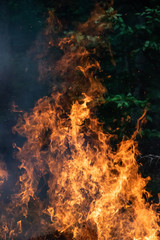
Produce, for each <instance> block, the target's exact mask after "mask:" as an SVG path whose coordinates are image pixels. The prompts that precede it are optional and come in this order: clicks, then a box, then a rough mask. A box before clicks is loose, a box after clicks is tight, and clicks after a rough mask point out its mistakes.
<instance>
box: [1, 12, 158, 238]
mask: <svg viewBox="0 0 160 240" xmlns="http://www.w3.org/2000/svg"><path fill="white" fill-rule="evenodd" d="M104 17H105V11H104V10H103V9H101V8H100V7H99V8H97V11H96V14H95V11H94V12H93V14H92V15H91V18H90V19H89V20H88V21H87V23H85V24H83V25H81V26H79V28H78V32H76V33H74V34H73V33H70V34H68V36H66V37H64V38H63V39H60V40H59V42H58V46H59V47H60V48H61V49H63V51H64V55H63V57H62V58H61V59H60V60H59V61H58V62H57V65H56V67H55V69H56V70H55V74H58V75H59V76H60V77H61V78H62V79H64V83H63V87H62V90H61V91H60V92H55V91H54V90H53V93H52V94H51V96H50V97H44V98H42V99H40V100H39V101H38V102H37V104H36V106H35V107H34V109H33V111H32V112H31V113H29V114H27V113H25V114H24V115H23V118H21V119H19V121H18V123H17V125H16V126H15V128H14V130H15V131H17V132H18V133H19V134H20V135H22V136H24V137H25V138H26V141H25V143H24V145H23V147H22V148H19V151H18V154H17V157H18V159H19V160H20V162H21V164H20V166H19V168H20V170H21V175H20V178H19V184H20V187H19V189H18V190H17V191H18V193H16V194H14V197H13V200H12V201H13V203H14V206H13V203H12V208H13V209H14V214H15V216H16V217H15V220H17V225H15V226H14V228H13V225H14V224H9V223H8V228H9V225H10V228H11V229H12V230H10V231H9V230H8V231H7V232H6V234H5V238H6V239H9V238H10V239H14V237H16V236H18V235H19V236H23V239H26V238H27V237H29V236H36V235H38V234H45V233H47V232H48V231H52V230H53V231H54V230H58V231H59V232H64V233H65V232H69V233H71V234H72V238H73V239H83V240H87V239H91V240H94V239H95V240H96V239H98V240H121V239H122V240H158V239H159V237H158V230H159V225H158V220H159V219H158V214H157V213H156V210H155V207H154V205H150V204H149V203H147V199H148V198H149V197H150V194H149V193H148V192H147V191H146V190H145V186H146V184H147V182H148V180H149V178H147V179H144V178H142V176H141V174H140V173H139V170H138V168H139V167H138V164H137V161H136V156H137V155H138V150H137V143H136V141H135V137H136V134H133V136H132V138H131V139H128V140H123V141H122V142H121V143H120V144H119V146H118V147H117V150H116V151H113V150H112V148H111V145H110V139H111V138H112V137H113V136H112V135H110V134H108V133H105V132H104V131H103V125H102V123H100V122H99V121H98V119H97V118H96V116H95V112H96V106H98V105H99V104H100V103H102V102H103V101H104V99H103V94H104V93H105V91H106V90H105V88H104V87H103V85H102V83H101V81H100V79H99V77H98V76H99V75H100V73H101V67H100V64H99V62H98V61H97V60H96V59H95V57H94V56H96V50H95V45H96V44H100V40H99V38H100V34H101V32H102V30H103V29H105V28H108V26H109V27H110V25H108V24H107V23H106V22H104V23H103V22H102V19H103V18H104ZM90 25H92V28H93V29H94V33H93V31H92V36H91V35H90V36H87V37H86V36H84V35H83V33H85V31H87V29H88V28H89V26H90ZM97 34H98V35H99V36H98V37H97V36H96V35H97ZM49 44H51V42H49ZM53 44H54V43H53ZM89 45H91V47H90V48H88V49H87V46H89ZM1 172H2V177H3V176H4V172H3V170H0V173H1ZM3 178H4V177H3ZM17 212H18V213H17ZM14 214H13V213H12V215H14ZM30 218H31V219H32V220H29V219H30ZM26 222H28V225H27V223H26ZM29 222H30V224H29ZM31 225H34V226H35V227H33V226H32V227H31ZM23 226H24V229H23ZM27 226H29V227H28V228H29V229H27ZM17 229H18V230H17ZM1 231H2V230H1ZM7 234H8V235H7ZM7 236H8V238H7ZM70 239H71V237H70Z"/></svg>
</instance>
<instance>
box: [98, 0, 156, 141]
mask: <svg viewBox="0 0 160 240" xmlns="http://www.w3.org/2000/svg"><path fill="white" fill-rule="evenodd" d="M124 3H125V2H124ZM119 4H121V5H120V10H118V7H116V6H115V9H116V11H115V9H114V8H113V7H112V8H109V9H108V10H107V14H108V20H109V21H111V22H112V30H110V31H108V32H107V33H106V34H108V37H107V40H108V41H109V42H110V46H111V51H112V55H111V54H110V52H108V56H107V57H106V60H105V62H104V63H102V64H103V66H104V69H105V70H107V71H108V75H110V76H111V78H110V79H107V80H106V87H107V89H108V93H107V96H106V104H105V108H106V111H108V109H110V111H112V114H111V115H109V116H107V117H106V118H105V122H107V123H106V125H107V126H109V125H111V127H112V128H113V129H117V127H118V126H121V127H120V129H119V136H122V135H123V134H128V131H126V129H127V128H128V123H127V124H126V127H125V126H124V124H122V123H121V121H122V119H124V118H123V117H124V116H125V115H126V114H125V113H126V111H127V114H128V115H129V116H131V119H132V121H131V122H130V128H131V129H133V128H134V126H135V124H136V121H137V119H138V118H139V117H140V116H141V115H142V113H143V111H144V108H145V107H146V106H147V108H149V110H148V112H147V116H146V118H147V121H148V123H147V125H146V126H145V129H146V130H145V131H143V132H142V133H143V135H144V136H145V137H146V138H151V137H158V138H159V136H160V135H159V132H160V127H159V121H160V114H159V113H160V107H159V97H160V81H159V65H160V35H159V32H160V6H159V4H158V1H153V0H152V1H150V5H147V3H146V4H144V5H143V4H142V5H141V4H139V5H138V4H137V3H135V5H136V7H135V9H133V8H132V10H131V11H129V10H128V11H125V10H123V6H122V3H119ZM125 4H126V5H127V6H128V5H129V4H128V2H126V3H125ZM145 5H146V6H145ZM104 41H106V35H105V36H104ZM109 58H110V59H111V61H110V64H109V63H108V61H109V60H108V59H109ZM113 58H114V62H115V64H113ZM109 105H110V107H109ZM103 111H105V109H103ZM117 111H118V114H117ZM115 118H116V121H115ZM113 121H114V123H113V124H112V122H113ZM115 122H116V124H115ZM122 125H123V127H122Z"/></svg>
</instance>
